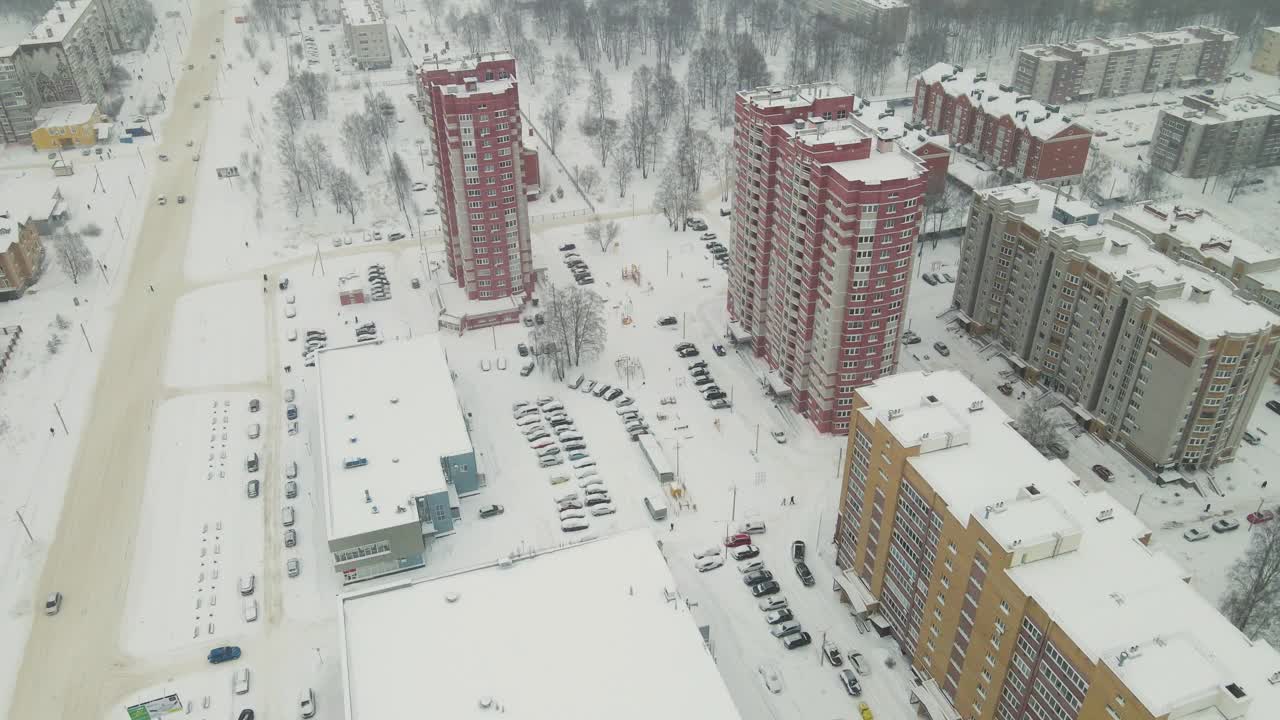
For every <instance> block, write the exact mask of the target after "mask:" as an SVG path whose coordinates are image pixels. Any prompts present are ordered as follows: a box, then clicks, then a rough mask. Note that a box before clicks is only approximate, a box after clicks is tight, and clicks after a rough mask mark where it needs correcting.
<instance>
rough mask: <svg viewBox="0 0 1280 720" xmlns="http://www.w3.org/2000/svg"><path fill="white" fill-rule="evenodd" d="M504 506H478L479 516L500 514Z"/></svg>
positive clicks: (488, 516)
mask: <svg viewBox="0 0 1280 720" xmlns="http://www.w3.org/2000/svg"><path fill="white" fill-rule="evenodd" d="M503 511H504V508H503V507H502V506H501V505H485V506H483V507H481V508H480V517H482V518H491V517H493V516H495V515H501V514H502V513H503Z"/></svg>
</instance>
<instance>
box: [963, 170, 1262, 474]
mask: <svg viewBox="0 0 1280 720" xmlns="http://www.w3.org/2000/svg"><path fill="white" fill-rule="evenodd" d="M1099 219H1100V215H1099V213H1098V211H1096V210H1094V209H1092V208H1090V207H1089V206H1088V205H1087V204H1086V203H1083V202H1080V201H1078V200H1067V199H1065V198H1062V197H1060V195H1059V193H1058V192H1057V191H1055V190H1053V189H1050V188H1047V187H1044V186H1039V185H1035V184H1031V183H1027V184H1022V185H1010V186H1007V187H1002V188H996V189H993V190H985V191H980V192H978V193H977V194H976V195H975V197H974V202H973V208H972V210H971V212H970V216H969V224H968V227H967V228H966V230H965V235H964V241H963V245H962V248H961V251H960V263H959V267H958V269H957V273H956V285H955V291H954V292H955V294H954V296H953V298H952V305H953V306H954V307H955V308H956V309H957V310H958V312H959V313H960V315H961V320H962V321H963V322H964V323H965V324H966V326H967V327H968V328H969V331H970V332H972V333H974V334H990V335H991V336H992V338H993V339H994V340H995V341H996V342H998V343H999V344H1000V345H1002V346H1003V347H1004V348H1005V349H1006V351H1007V352H1008V354H1009V355H1010V356H1011V357H1012V358H1014V359H1015V360H1016V362H1017V364H1018V365H1019V366H1020V367H1021V368H1022V373H1023V377H1024V378H1026V379H1027V380H1028V381H1030V382H1033V383H1038V384H1040V385H1041V386H1043V387H1045V388H1047V389H1049V390H1053V391H1056V392H1058V393H1060V394H1061V396H1062V397H1064V398H1065V399H1066V400H1067V401H1068V402H1067V406H1068V408H1069V409H1070V411H1071V412H1072V413H1074V414H1075V415H1076V417H1077V419H1078V420H1079V421H1080V422H1081V423H1083V424H1084V425H1085V426H1087V427H1088V428H1089V429H1090V430H1091V431H1092V432H1094V433H1096V434H1097V435H1099V436H1101V437H1103V438H1105V439H1107V440H1110V441H1112V442H1115V443H1116V444H1118V445H1120V446H1121V447H1123V448H1125V449H1126V450H1127V451H1128V452H1129V453H1130V455H1131V456H1133V457H1134V458H1135V459H1137V460H1138V461H1140V462H1142V463H1144V464H1145V465H1147V466H1148V467H1150V468H1152V469H1155V470H1163V469H1167V468H1174V467H1185V468H1208V467H1212V466H1214V465H1217V464H1218V463H1221V462H1226V461H1229V460H1232V459H1233V458H1234V457H1235V452H1236V449H1237V448H1238V447H1239V445H1240V440H1241V438H1242V437H1243V434H1244V431H1245V430H1246V429H1247V425H1248V422H1249V416H1250V415H1251V414H1252V412H1253V409H1254V407H1255V405H1257V402H1258V399H1259V397H1260V396H1261V393H1262V391H1263V389H1264V388H1265V387H1266V386H1267V384H1268V382H1269V377H1268V374H1269V372H1270V370H1271V368H1272V366H1273V365H1274V364H1275V361H1276V357H1277V350H1278V349H1280V346H1278V343H1277V340H1280V318H1277V316H1276V314H1275V313H1273V312H1272V311H1271V310H1270V309H1268V308H1267V307H1265V306H1263V305H1261V304H1258V303H1254V302H1251V301H1250V299H1249V298H1248V296H1247V294H1245V293H1244V292H1242V291H1240V290H1239V289H1238V288H1237V287H1236V285H1235V284H1234V283H1232V282H1230V281H1228V280H1224V279H1223V278H1221V277H1219V276H1217V275H1215V274H1214V273H1212V272H1210V271H1209V270H1208V269H1206V268H1205V267H1204V266H1201V265H1198V264H1196V263H1194V262H1190V261H1187V260H1184V259H1180V258H1177V257H1170V256H1169V255H1166V254H1164V252H1162V251H1161V249H1160V248H1159V247H1157V246H1156V245H1155V244H1153V243H1152V242H1151V240H1150V239H1149V238H1148V236H1147V235H1146V234H1145V233H1141V232H1139V231H1137V229H1136V228H1133V227H1132V226H1131V225H1130V224H1128V223H1120V222H1115V221H1112V220H1111V219H1108V220H1106V221H1105V222H1099Z"/></svg>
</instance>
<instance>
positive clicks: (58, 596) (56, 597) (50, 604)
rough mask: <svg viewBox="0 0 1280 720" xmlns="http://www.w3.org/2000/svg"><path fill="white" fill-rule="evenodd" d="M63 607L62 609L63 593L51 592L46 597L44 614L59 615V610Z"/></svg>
mask: <svg viewBox="0 0 1280 720" xmlns="http://www.w3.org/2000/svg"><path fill="white" fill-rule="evenodd" d="M61 609H62V593H60V592H51V593H49V597H47V598H45V599H44V614H45V615H57V614H58V611H59V610H61Z"/></svg>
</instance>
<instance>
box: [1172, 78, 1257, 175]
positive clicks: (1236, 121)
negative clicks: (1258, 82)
mask: <svg viewBox="0 0 1280 720" xmlns="http://www.w3.org/2000/svg"><path fill="white" fill-rule="evenodd" d="M1151 164H1152V165H1154V166H1156V167H1158V168H1160V169H1162V170H1165V171H1166V172H1171V173H1174V174H1175V175H1181V176H1183V177H1190V178H1199V177H1209V176H1210V175H1219V174H1221V173H1225V172H1231V171H1232V170H1237V169H1240V168H1260V167H1270V166H1272V165H1277V164H1280V101H1277V100H1273V99H1270V98H1264V97H1261V96H1259V95H1244V96H1240V97H1236V98H1229V99H1223V100H1216V99H1214V98H1212V97H1209V96H1208V95H1189V96H1186V97H1184V98H1182V107H1180V108H1177V109H1174V110H1166V109H1164V108H1161V110H1160V114H1159V116H1158V117H1157V119H1156V127H1155V131H1154V132H1153V133H1152V135H1151Z"/></svg>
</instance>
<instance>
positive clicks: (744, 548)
mask: <svg viewBox="0 0 1280 720" xmlns="http://www.w3.org/2000/svg"><path fill="white" fill-rule="evenodd" d="M729 554H730V555H732V556H733V559H734V560H749V559H751V558H753V557H759V555H760V548H758V547H756V546H755V545H741V546H739V547H736V548H734V549H732V550H730V551H729Z"/></svg>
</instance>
